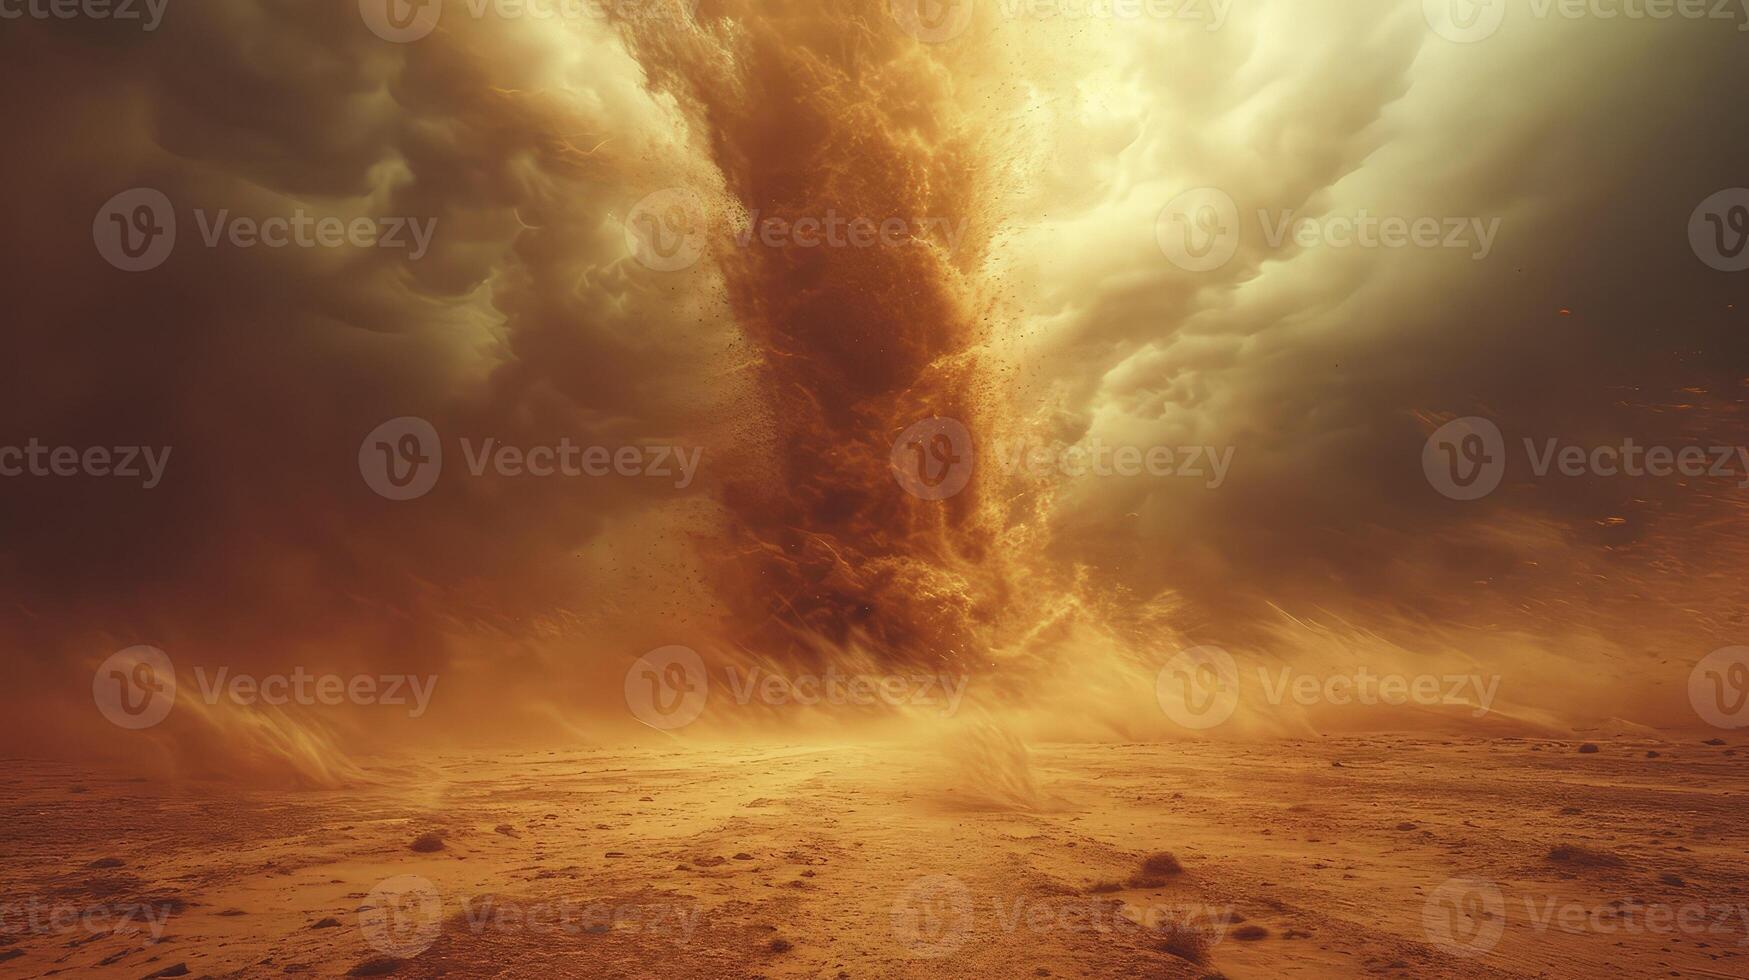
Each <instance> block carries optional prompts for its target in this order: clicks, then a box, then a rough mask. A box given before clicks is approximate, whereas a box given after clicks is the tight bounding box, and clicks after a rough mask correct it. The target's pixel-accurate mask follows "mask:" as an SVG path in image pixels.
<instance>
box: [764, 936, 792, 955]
mask: <svg viewBox="0 0 1749 980" xmlns="http://www.w3.org/2000/svg"><path fill="white" fill-rule="evenodd" d="M765 948H766V949H769V950H771V951H772V952H773V953H787V952H789V951H790V950H792V949H795V948H796V947H795V944H794V943H792V942H790V941H789V940H787V939H773V940H772V941H771V945H769V946H767V947H765Z"/></svg>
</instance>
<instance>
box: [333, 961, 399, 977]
mask: <svg viewBox="0 0 1749 980" xmlns="http://www.w3.org/2000/svg"><path fill="white" fill-rule="evenodd" d="M401 962H402V961H401V960H397V959H394V958H393V957H388V956H379V957H377V958H376V959H374V960H365V961H364V962H363V963H360V964H358V965H357V966H355V967H353V968H352V969H350V970H347V971H346V975H347V976H349V977H386V976H388V975H389V974H391V973H393V972H395V971H396V970H399V969H400V968H401Z"/></svg>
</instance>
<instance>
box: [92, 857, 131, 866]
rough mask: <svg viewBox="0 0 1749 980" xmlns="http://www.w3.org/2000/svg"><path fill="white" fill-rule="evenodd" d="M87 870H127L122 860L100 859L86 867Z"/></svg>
mask: <svg viewBox="0 0 1749 980" xmlns="http://www.w3.org/2000/svg"><path fill="white" fill-rule="evenodd" d="M86 867H87V868H125V867H127V865H125V864H123V863H122V860H121V858H98V859H97V860H95V861H93V862H91V863H90V864H87V865H86Z"/></svg>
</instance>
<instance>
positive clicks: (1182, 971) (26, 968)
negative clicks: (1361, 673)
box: [0, 738, 1749, 978]
mask: <svg viewBox="0 0 1749 980" xmlns="http://www.w3.org/2000/svg"><path fill="white" fill-rule="evenodd" d="M1600 744H1601V749H1600V751H1597V752H1594V753H1593V752H1584V753H1582V752H1580V751H1579V746H1578V744H1577V743H1560V742H1546V741H1540V740H1519V739H1500V740H1486V741H1484V740H1471V741H1461V740H1456V741H1434V740H1415V739H1394V738H1370V739H1346V740H1327V741H1321V742H1316V743H1312V742H1305V743H1287V744H1272V745H1268V746H1232V745H1218V744H1207V743H1190V744H1173V745H1101V746H1042V747H1040V746H1035V747H1033V748H1032V749H1031V750H1030V759H1029V760H1025V761H1021V760H1020V759H1019V757H1018V756H1017V754H1016V750H1013V749H1011V748H1001V747H999V746H1000V742H999V740H998V741H997V742H995V743H993V745H995V746H997V747H992V745H973V746H959V747H954V748H952V749H951V750H950V751H949V752H947V753H946V755H944V753H943V751H942V749H941V748H940V747H936V748H932V749H928V750H925V749H919V748H902V747H892V746H760V747H748V746H733V747H723V746H717V747H710V748H707V747H695V746H691V745H688V744H686V743H676V745H675V747H674V748H671V749H661V750H648V749H639V750H607V749H596V750H586V751H557V752H539V753H524V754H519V755H513V756H502V757H491V758H471V759H463V758H456V759H445V760H440V761H437V762H435V763H431V764H423V765H402V766H398V767H397V766H388V765H382V766H378V767H376V768H375V769H373V770H372V773H373V775H374V776H375V777H377V779H378V780H379V782H377V783H376V784H374V785H372V786H371V787H369V788H364V789H353V790H347V791H323V792H301V793H262V792H239V791H237V790H234V789H226V788H223V787H212V786H205V787H197V786H182V787H166V786H162V785H158V784H154V783H148V782H144V781H139V780H130V779H127V778H122V777H116V776H114V775H104V774H99V773H94V772H81V771H73V770H71V769H68V768H67V767H64V766H54V765H46V764H33V763H27V762H17V761H8V762H6V763H5V764H4V765H5V773H6V775H7V777H8V780H7V781H8V784H9V785H8V793H7V794H6V800H5V803H4V805H3V807H0V816H3V819H0V878H3V880H4V881H5V883H6V889H5V892H6V893H5V897H4V899H3V900H0V915H3V916H4V924H3V926H0V929H3V932H0V958H3V959H0V974H4V975H5V976H19V977H27V976H50V975H76V976H119V977H129V978H140V977H146V976H149V975H162V976H179V975H187V976H269V975H282V974H293V975H295V974H312V975H316V976H338V975H346V974H349V973H351V974H352V975H393V976H397V977H432V976H439V975H451V976H470V977H472V976H530V977H550V976H577V977H585V976H587V977H598V976H602V977H622V976H623V977H644V976H651V977H755V976H763V977H888V976H896V977H937V976H966V977H980V978H990V977H1021V976H1040V977H1042V976H1101V977H1108V976H1109V977H1130V976H1136V977H1203V976H1214V975H1225V976H1227V977H1234V978H1252V977H1255V978H1264V977H1281V976H1287V977H1345V976H1374V975H1379V976H1401V977H1574V978H1579V977H1584V978H1594V977H1599V976H1645V977H1652V976H1695V977H1745V976H1749V945H1745V944H1746V943H1749V862H1746V861H1745V845H1746V844H1749V809H1746V804H1749V798H1746V796H1745V791H1746V790H1749V780H1746V779H1745V777H1744V775H1743V763H1744V762H1745V761H1749V754H1739V752H1738V750H1737V749H1736V748H1734V747H1733V746H1730V745H1709V744H1704V743H1702V742H1700V741H1698V740H1697V741H1691V742H1676V743H1671V742H1651V741H1644V740H1635V741H1628V740H1621V741H1605V742H1602V743H1600ZM1649 752H1656V753H1658V754H1657V755H1656V756H1655V757H1652V756H1649V755H1648V753H1649ZM426 835H430V836H426ZM421 837H424V838H425V840H424V841H423V842H422V843H419V844H418V846H419V847H421V848H427V849H425V850H418V849H415V844H416V842H419V841H420V838H421ZM1563 847H1567V848H1573V847H1577V848H1578V849H1577V850H1562V849H1561V848H1563ZM1161 852H1169V853H1170V854H1171V855H1173V856H1174V857H1175V858H1176V862H1177V865H1178V866H1179V867H1178V868H1176V869H1175V868H1174V867H1173V864H1172V862H1170V861H1168V860H1166V859H1163V858H1162V859H1159V860H1158V861H1157V862H1156V864H1155V866H1154V867H1153V868H1152V869H1148V868H1145V867H1144V865H1145V863H1146V862H1147V860H1148V858H1149V857H1150V856H1153V855H1156V854H1159V853H1161ZM1551 855H1553V856H1551ZM1454 879H1455V880H1454ZM124 919H125V920H126V921H123V920H124ZM154 935H156V938H154ZM161 971H162V972H161Z"/></svg>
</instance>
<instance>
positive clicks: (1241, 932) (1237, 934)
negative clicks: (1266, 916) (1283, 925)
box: [1228, 925, 1269, 943]
mask: <svg viewBox="0 0 1749 980" xmlns="http://www.w3.org/2000/svg"><path fill="white" fill-rule="evenodd" d="M1228 935H1230V936H1232V937H1233V938H1234V939H1237V940H1239V941H1240V942H1242V943H1250V942H1256V941H1257V940H1259V939H1268V938H1269V930H1268V929H1265V928H1264V927H1262V926H1258V925H1250V926H1240V927H1239V928H1237V929H1234V930H1233V931H1232V932H1231V933H1229V934H1228Z"/></svg>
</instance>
